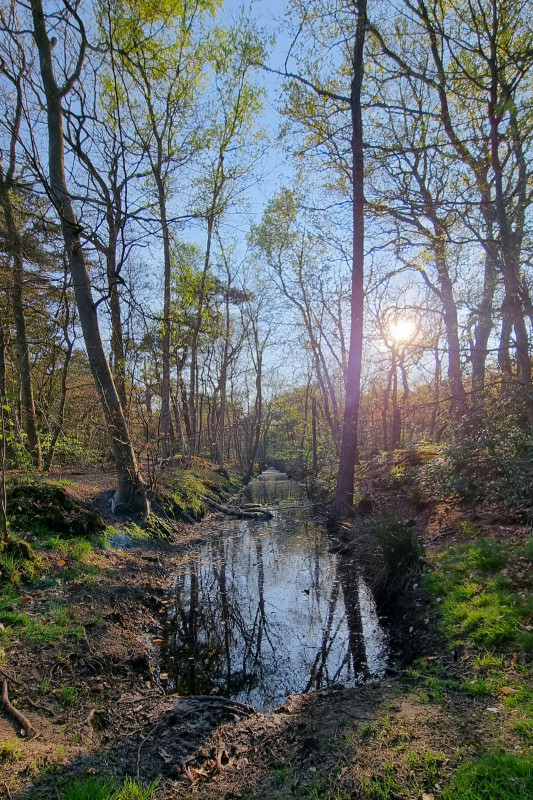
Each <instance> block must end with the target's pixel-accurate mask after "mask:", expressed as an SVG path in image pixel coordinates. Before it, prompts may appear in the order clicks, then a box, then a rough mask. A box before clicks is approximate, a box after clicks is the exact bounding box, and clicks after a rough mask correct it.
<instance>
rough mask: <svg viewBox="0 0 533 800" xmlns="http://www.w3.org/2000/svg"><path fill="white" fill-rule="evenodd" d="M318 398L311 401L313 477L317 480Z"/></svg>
mask: <svg viewBox="0 0 533 800" xmlns="http://www.w3.org/2000/svg"><path fill="white" fill-rule="evenodd" d="M316 416H317V409H316V397H313V399H312V401H311V430H312V435H313V476H314V477H315V478H316V477H317V475H318V450H317V436H316V421H317V420H316Z"/></svg>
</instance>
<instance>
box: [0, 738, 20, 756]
mask: <svg viewBox="0 0 533 800" xmlns="http://www.w3.org/2000/svg"><path fill="white" fill-rule="evenodd" d="M23 758H24V752H23V750H22V747H21V746H20V744H19V743H18V742H17V740H16V739H7V740H6V741H5V742H0V761H21V760H22V759H23Z"/></svg>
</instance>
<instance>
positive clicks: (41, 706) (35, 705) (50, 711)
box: [24, 697, 57, 717]
mask: <svg viewBox="0 0 533 800" xmlns="http://www.w3.org/2000/svg"><path fill="white" fill-rule="evenodd" d="M24 702H26V703H29V704H30V706H32V708H38V709H40V710H41V711H47V712H48V714H50V715H51V716H52V717H57V714H56V712H55V711H54V709H53V708H51V706H47V705H46V703H36V702H35V700H32V699H31V697H25V698H24Z"/></svg>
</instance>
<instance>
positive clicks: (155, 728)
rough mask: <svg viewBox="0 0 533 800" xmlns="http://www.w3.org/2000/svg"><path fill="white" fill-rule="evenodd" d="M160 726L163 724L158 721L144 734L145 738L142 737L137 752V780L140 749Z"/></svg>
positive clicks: (161, 721)
mask: <svg viewBox="0 0 533 800" xmlns="http://www.w3.org/2000/svg"><path fill="white" fill-rule="evenodd" d="M162 724H163V720H160V721H159V722H158V723H157V725H154V727H153V728H152V729H151V730H150V731H149V732H148V733H147V734H146V736H145V737H144V739H143V740H142V741H141V743H140V745H139V749H138V750H137V778H140V769H141V750H142V748H143V745H144V744H145V742H147V741H148V739H149V738H150V737H151V736H152V735H153V734H154V733H155V732H156V730H157V729H158V728H159V726H160V725H162Z"/></svg>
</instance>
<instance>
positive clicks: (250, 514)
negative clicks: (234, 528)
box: [202, 497, 274, 519]
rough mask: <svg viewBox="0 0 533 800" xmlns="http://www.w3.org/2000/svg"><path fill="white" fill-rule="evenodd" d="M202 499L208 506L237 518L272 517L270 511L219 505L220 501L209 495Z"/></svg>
mask: <svg viewBox="0 0 533 800" xmlns="http://www.w3.org/2000/svg"><path fill="white" fill-rule="evenodd" d="M202 500H203V501H204V503H205V504H206V505H208V506H209V508H213V509H214V510H215V511H220V512H221V513H222V514H226V516H228V517H237V519H258V518H261V517H264V518H265V519H272V517H273V516H274V515H273V514H272V512H270V511H240V510H239V509H238V508H228V507H227V506H221V505H220V503H215V501H214V500H211V499H210V498H209V497H202Z"/></svg>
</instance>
